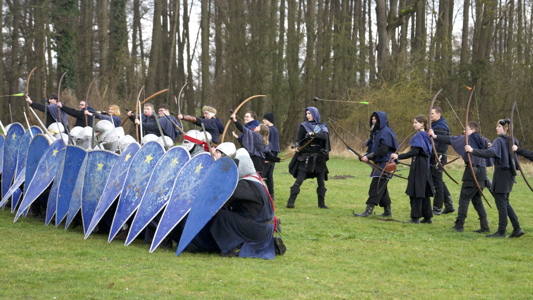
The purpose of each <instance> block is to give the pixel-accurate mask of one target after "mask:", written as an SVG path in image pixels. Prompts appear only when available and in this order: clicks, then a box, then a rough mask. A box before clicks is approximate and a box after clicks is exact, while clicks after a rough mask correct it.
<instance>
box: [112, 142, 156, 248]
mask: <svg viewBox="0 0 533 300" xmlns="http://www.w3.org/2000/svg"><path fill="white" fill-rule="evenodd" d="M164 154H165V150H164V149H163V146H161V145H160V144H158V143H157V142H155V141H154V142H148V143H146V144H145V145H144V146H143V147H142V148H141V149H140V150H139V151H138V152H137V155H135V157H134V158H133V162H132V163H131V167H130V169H129V171H128V175H127V176H126V182H125V183H124V188H123V189H122V194H121V195H120V199H119V201H118V205H117V210H116V212H115V217H114V218H113V223H112V225H111V230H110V231H109V238H108V242H111V240H113V238H114V237H115V235H117V233H118V232H119V231H120V230H121V228H122V227H123V225H124V224H125V223H126V222H127V221H128V220H129V218H130V217H131V216H132V215H133V214H134V213H135V211H136V210H137V207H138V206H139V203H141V199H142V196H143V195H144V191H145V190H146V187H147V183H148V181H150V176H151V175H152V171H153V170H154V167H155V166H156V165H157V162H158V161H159V159H161V157H163V155H164Z"/></svg>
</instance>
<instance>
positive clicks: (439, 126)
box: [430, 106, 455, 215]
mask: <svg viewBox="0 0 533 300" xmlns="http://www.w3.org/2000/svg"><path fill="white" fill-rule="evenodd" d="M442 114H443V111H442V108H440V107H439V106H434V107H433V109H432V110H431V115H430V118H431V127H432V129H433V130H434V131H435V134H437V135H439V136H449V135H450V128H449V127H448V123H447V122H446V119H445V118H444V117H443V116H442ZM435 148H436V149H437V155H438V157H439V159H440V162H441V163H442V164H443V165H444V164H445V163H446V162H447V161H448V144H446V143H441V142H439V141H435ZM434 160H435V155H433V156H431V164H432V172H431V178H432V179H433V186H434V187H435V197H433V215H440V214H449V213H452V212H455V207H453V200H452V196H451V195H450V191H448V187H447V186H446V183H445V182H444V180H442V170H441V168H440V167H439V165H438V164H437V162H436V161H434ZM443 204H444V210H442V206H443Z"/></svg>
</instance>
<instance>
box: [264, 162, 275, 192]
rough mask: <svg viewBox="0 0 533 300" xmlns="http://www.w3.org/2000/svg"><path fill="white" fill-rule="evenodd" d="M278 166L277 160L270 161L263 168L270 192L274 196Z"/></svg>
mask: <svg viewBox="0 0 533 300" xmlns="http://www.w3.org/2000/svg"><path fill="white" fill-rule="evenodd" d="M275 166H276V163H275V162H272V161H269V162H268V163H266V164H265V167H264V168H263V175H262V176H263V179H264V180H265V183H266V186H267V188H268V193H269V194H270V196H274V177H273V175H274V167H275Z"/></svg>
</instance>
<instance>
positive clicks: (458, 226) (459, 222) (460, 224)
mask: <svg viewBox="0 0 533 300" xmlns="http://www.w3.org/2000/svg"><path fill="white" fill-rule="evenodd" d="M464 225H465V219H462V218H457V219H456V220H455V225H454V226H453V227H452V228H453V229H455V231H457V232H464V231H465V228H464Z"/></svg>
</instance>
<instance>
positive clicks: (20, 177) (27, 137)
mask: <svg viewBox="0 0 533 300" xmlns="http://www.w3.org/2000/svg"><path fill="white" fill-rule="evenodd" d="M41 132H42V131H41V129H39V127H36V126H33V127H31V132H30V131H29V130H28V131H26V132H25V133H24V136H23V137H22V141H21V142H20V145H19V149H18V154H17V165H16V168H15V176H14V179H13V184H12V185H11V187H10V188H9V190H8V191H7V193H6V194H5V195H4V197H3V198H2V201H0V205H3V204H4V203H5V202H6V201H7V200H8V199H9V197H11V196H12V195H13V196H14V197H13V199H12V202H11V212H14V211H15V208H16V207H17V204H18V201H19V198H20V195H21V193H22V191H21V190H20V186H21V185H22V183H24V180H25V179H26V157H27V155H28V149H29V146H30V142H31V140H32V134H33V136H35V135H37V134H39V133H41ZM17 195H18V197H17Z"/></svg>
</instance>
